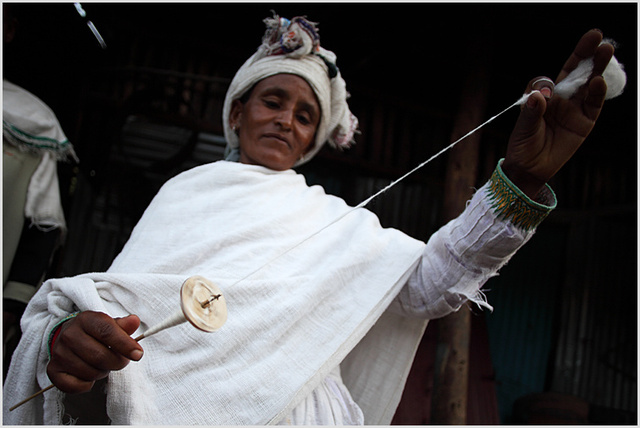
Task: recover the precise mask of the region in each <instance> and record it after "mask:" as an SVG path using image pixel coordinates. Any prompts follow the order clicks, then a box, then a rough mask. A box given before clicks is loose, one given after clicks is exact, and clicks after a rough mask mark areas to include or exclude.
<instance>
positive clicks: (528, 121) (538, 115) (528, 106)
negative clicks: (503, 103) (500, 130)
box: [513, 91, 547, 139]
mask: <svg viewBox="0 0 640 428" xmlns="http://www.w3.org/2000/svg"><path fill="white" fill-rule="evenodd" d="M546 109H547V100H546V99H545V97H544V96H543V95H542V94H541V93H540V92H538V91H534V92H532V93H531V95H530V96H529V98H527V101H526V102H525V103H524V106H523V107H522V109H521V110H520V116H519V117H518V120H517V121H516V125H515V127H514V132H513V134H514V136H515V137H516V138H517V139H526V138H528V137H530V136H532V135H534V134H536V132H537V131H538V127H539V124H540V121H541V120H542V116H543V115H544V112H545V111H546Z"/></svg>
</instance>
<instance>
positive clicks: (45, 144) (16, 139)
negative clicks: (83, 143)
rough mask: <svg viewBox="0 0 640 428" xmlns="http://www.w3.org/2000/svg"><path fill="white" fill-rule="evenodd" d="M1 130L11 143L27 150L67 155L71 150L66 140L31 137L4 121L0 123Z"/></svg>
mask: <svg viewBox="0 0 640 428" xmlns="http://www.w3.org/2000/svg"><path fill="white" fill-rule="evenodd" d="M2 129H3V131H5V132H6V133H5V134H4V136H5V137H6V138H7V139H8V140H9V141H10V142H11V143H13V144H15V145H17V146H23V147H25V148H26V149H29V150H33V151H36V152H37V151H39V150H51V151H53V152H55V153H61V154H67V152H69V151H70V150H71V149H72V145H71V143H70V142H69V140H67V139H64V140H56V139H55V138H50V137H43V136H38V135H32V134H29V133H28V132H25V131H23V130H21V129H20V128H18V127H16V126H15V125H12V124H11V123H9V122H7V121H5V120H3V121H2Z"/></svg>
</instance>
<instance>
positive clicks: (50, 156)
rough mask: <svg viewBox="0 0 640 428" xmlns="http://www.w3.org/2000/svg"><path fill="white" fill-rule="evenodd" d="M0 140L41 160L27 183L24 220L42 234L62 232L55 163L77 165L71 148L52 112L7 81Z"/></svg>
mask: <svg viewBox="0 0 640 428" xmlns="http://www.w3.org/2000/svg"><path fill="white" fill-rule="evenodd" d="M2 137H3V139H4V141H5V142H7V143H9V144H11V145H13V146H15V147H17V148H19V149H20V150H23V151H25V152H29V153H34V154H36V155H38V156H41V161H40V163H39V164H38V168H37V169H36V171H35V172H34V173H33V176H32V177H31V180H30V182H29V187H28V190H27V199H26V203H25V208H24V211H25V213H24V215H25V217H27V218H29V219H30V220H31V222H32V224H34V225H35V226H37V227H39V228H40V229H43V230H47V229H55V228H61V229H62V230H66V223H65V219H64V213H63V210H62V204H61V202H60V189H59V186H58V173H57V161H58V160H65V159H69V158H71V159H74V160H75V161H77V160H78V159H77V157H76V154H75V152H74V150H73V146H72V144H71V143H70V142H69V141H68V140H67V137H66V136H65V134H64V131H63V130H62V127H61V126H60V123H59V122H58V119H57V118H56V116H55V114H54V113H53V111H52V110H51V109H50V108H49V107H48V106H47V105H46V104H45V103H44V102H42V100H40V99H39V98H38V97H36V96H35V95H33V94H32V93H31V92H29V91H27V90H25V89H23V88H21V87H20V86H18V85H15V84H13V83H11V82H9V81H7V80H3V81H2Z"/></svg>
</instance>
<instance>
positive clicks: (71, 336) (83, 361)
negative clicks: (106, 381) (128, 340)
mask: <svg viewBox="0 0 640 428" xmlns="http://www.w3.org/2000/svg"><path fill="white" fill-rule="evenodd" d="M100 315H104V314H100ZM100 315H97V318H96V317H89V322H91V323H97V322H98V321H97V320H99V319H100ZM78 317H80V315H79V316H78ZM107 318H108V317H107ZM86 319H87V316H86V315H83V317H82V318H80V319H79V320H78V322H74V323H70V324H69V325H68V326H63V330H62V331H61V332H60V335H59V336H58V340H57V341H56V342H55V344H54V346H53V349H51V361H52V362H53V363H55V364H57V365H60V366H61V367H60V371H63V372H67V373H71V374H73V375H75V376H77V377H78V378H81V379H85V380H91V379H95V378H98V377H103V376H102V374H103V373H104V372H108V371H109V370H119V369H122V368H124V367H126V365H127V364H128V363H129V359H127V358H125V357H123V356H122V355H120V354H118V353H117V352H114V351H113V350H112V349H111V348H110V347H109V345H108V344H105V343H103V342H101V341H99V340H97V339H96V338H95V337H94V336H93V335H91V334H90V333H88V331H89V332H90V331H91V327H87V325H85V323H86V322H87V321H86ZM125 335H126V333H125Z"/></svg>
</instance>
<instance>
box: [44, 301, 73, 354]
mask: <svg viewBox="0 0 640 428" xmlns="http://www.w3.org/2000/svg"><path fill="white" fill-rule="evenodd" d="M79 313H80V312H74V313H72V314H69V315H67V316H66V317H64V318H63V319H61V320H60V321H58V323H56V325H54V326H53V328H52V329H51V332H50V333H49V339H48V340H47V352H48V353H49V358H51V348H53V344H54V343H55V341H56V339H57V338H58V334H60V330H61V327H62V324H64V323H65V322H67V321H69V320H70V319H72V318H75V317H76V316H78V314H79Z"/></svg>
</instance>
